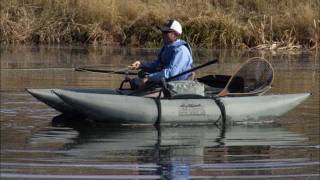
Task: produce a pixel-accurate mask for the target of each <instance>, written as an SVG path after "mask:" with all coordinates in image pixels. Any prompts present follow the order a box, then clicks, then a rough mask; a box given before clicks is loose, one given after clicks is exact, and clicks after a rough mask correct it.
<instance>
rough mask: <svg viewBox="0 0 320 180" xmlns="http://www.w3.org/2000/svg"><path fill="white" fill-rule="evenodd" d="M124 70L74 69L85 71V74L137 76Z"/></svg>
mask: <svg viewBox="0 0 320 180" xmlns="http://www.w3.org/2000/svg"><path fill="white" fill-rule="evenodd" d="M126 70H127V68H126V69H122V70H117V71H114V70H103V69H92V68H85V67H78V68H75V71H85V72H96V73H110V74H124V75H138V73H137V72H130V71H126Z"/></svg>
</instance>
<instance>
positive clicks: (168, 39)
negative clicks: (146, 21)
mask: <svg viewBox="0 0 320 180" xmlns="http://www.w3.org/2000/svg"><path fill="white" fill-rule="evenodd" d="M162 38H163V43H164V44H171V43H173V42H175V41H176V40H177V35H176V33H175V32H174V31H162Z"/></svg>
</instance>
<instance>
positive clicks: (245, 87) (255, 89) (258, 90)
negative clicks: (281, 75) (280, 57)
mask: <svg viewBox="0 0 320 180" xmlns="http://www.w3.org/2000/svg"><path fill="white" fill-rule="evenodd" d="M273 79H274V75H273V67H272V65H271V64H270V63H269V62H268V61H267V60H265V59H263V58H259V57H254V58H251V59H249V60H248V61H246V62H245V63H244V64H243V65H242V66H240V68H239V69H238V70H237V71H236V72H235V73H234V74H233V75H232V76H231V78H230V79H229V81H228V83H227V85H226V87H225V88H224V89H223V90H222V91H221V92H220V93H218V95H217V96H218V97H223V96H250V95H251V96H252V95H261V94H263V93H265V92H266V91H268V90H269V89H270V88H271V84H272V82H273Z"/></svg>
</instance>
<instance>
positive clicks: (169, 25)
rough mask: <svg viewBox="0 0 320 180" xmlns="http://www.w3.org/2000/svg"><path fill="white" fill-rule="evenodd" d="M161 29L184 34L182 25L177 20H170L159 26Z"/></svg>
mask: <svg viewBox="0 0 320 180" xmlns="http://www.w3.org/2000/svg"><path fill="white" fill-rule="evenodd" d="M158 28H159V29H160V30H161V31H175V32H177V33H178V34H182V26H181V24H180V23H179V22H178V21H176V20H168V21H166V22H165V23H164V24H163V25H162V26H160V27H158Z"/></svg>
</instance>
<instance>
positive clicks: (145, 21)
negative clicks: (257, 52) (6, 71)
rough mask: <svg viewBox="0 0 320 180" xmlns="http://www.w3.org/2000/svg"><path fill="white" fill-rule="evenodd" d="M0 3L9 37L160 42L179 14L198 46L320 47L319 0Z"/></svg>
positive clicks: (4, 35) (2, 39) (0, 37)
mask: <svg viewBox="0 0 320 180" xmlns="http://www.w3.org/2000/svg"><path fill="white" fill-rule="evenodd" d="M0 7H1V12H0V25H1V27H0V33H1V34H0V43H2V44H4V43H90V44H110V43H112V44H114V43H116V44H121V45H131V46H145V47H152V46H159V44H160V43H161V37H160V36H159V32H158V31H157V30H156V28H155V26H156V25H159V24H160V23H161V22H163V21H164V20H166V19H173V18H174V19H178V20H179V21H181V22H182V24H183V25H184V33H183V37H182V38H183V39H186V40H188V41H189V42H190V43H191V44H192V45H193V46H196V47H205V48H258V49H288V50H291V49H300V48H302V47H304V48H310V49H312V48H317V47H319V37H320V28H319V26H320V15H319V12H320V9H319V7H320V0H307V1H300V0H268V1H266V0H237V1H231V0H229V1H225V0H197V1H189V0H175V1H171V0H55V1H52V0H10V1H5V0H1V1H0Z"/></svg>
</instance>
